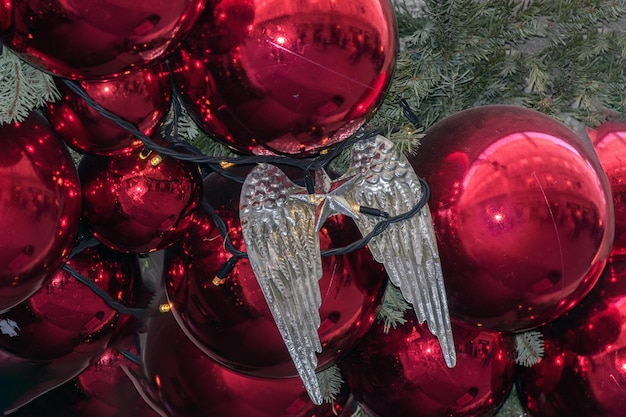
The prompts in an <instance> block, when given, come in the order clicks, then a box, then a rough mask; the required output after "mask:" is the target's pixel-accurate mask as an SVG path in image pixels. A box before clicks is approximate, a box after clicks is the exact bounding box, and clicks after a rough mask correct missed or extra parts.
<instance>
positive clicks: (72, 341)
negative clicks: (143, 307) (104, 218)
mask: <svg viewBox="0 0 626 417" xmlns="http://www.w3.org/2000/svg"><path fill="white" fill-rule="evenodd" d="M67 265H69V266H70V267H72V268H73V269H74V270H75V271H76V272H78V273H79V274H81V275H83V276H84V277H85V278H88V279H90V280H91V281H93V282H94V283H95V284H96V285H97V286H98V287H99V288H101V289H102V290H104V291H105V292H106V293H107V294H109V295H110V296H111V298H113V299H114V300H115V301H117V302H120V303H122V304H126V305H130V304H131V303H132V302H133V291H132V289H133V283H134V282H136V281H137V280H138V279H140V275H139V265H138V263H137V259H136V257H135V256H133V255H126V254H122V253H119V252H114V251H112V250H111V249H108V248H106V247H105V246H102V245H100V246H98V247H94V248H87V249H85V250H83V251H82V252H80V253H79V254H77V255H76V256H74V257H72V258H71V259H70V260H69V261H67ZM124 320H125V318H124V316H120V314H119V313H118V312H116V311H115V310H113V309H112V308H111V307H109V306H108V305H107V304H106V303H105V302H104V301H103V300H102V298H100V297H99V296H98V295H96V294H95V293H94V292H93V291H92V290H91V289H90V288H89V287H87V286H86V285H84V284H83V283H81V282H79V281H78V280H77V279H76V278H74V277H73V276H72V275H70V273H69V272H67V271H65V270H63V269H59V270H58V271H57V272H56V273H54V274H53V275H52V278H51V280H50V281H49V282H48V283H47V284H46V285H45V287H44V288H42V289H41V290H39V291H38V292H36V293H35V294H34V295H32V296H31V297H30V298H29V299H28V300H26V301H24V302H23V303H21V304H19V305H17V306H15V307H13V308H12V309H10V310H9V311H7V312H5V313H3V314H0V331H1V332H0V349H2V350H4V351H6V352H8V353H11V354H12V355H15V356H18V357H21V358H25V359H32V360H39V361H47V360H54V359H57V358H61V357H64V356H67V355H70V354H72V352H74V351H75V350H81V349H83V345H85V344H88V345H91V344H94V345H95V344H99V345H100V346H101V347H102V348H101V351H100V353H102V352H103V351H104V349H106V347H107V345H108V343H109V340H110V339H111V337H112V336H113V335H114V334H115V330H116V328H117V327H118V325H120V324H122V323H123V322H124ZM98 355H99V354H98ZM98 355H96V357H97V356H98ZM94 359H95V358H94Z"/></svg>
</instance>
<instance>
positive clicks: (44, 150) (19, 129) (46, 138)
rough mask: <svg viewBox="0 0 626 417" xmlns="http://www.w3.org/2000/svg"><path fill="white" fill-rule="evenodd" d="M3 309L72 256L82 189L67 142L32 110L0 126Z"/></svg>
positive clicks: (0, 285) (0, 289) (32, 290)
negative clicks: (13, 121)
mask: <svg viewBox="0 0 626 417" xmlns="http://www.w3.org/2000/svg"><path fill="white" fill-rule="evenodd" d="M0 142H2V152H0V213H2V217H1V218H0V312H3V311H6V310H8V309H9V308H11V307H13V306H15V305H17V304H19V303H21V302H22V301H24V300H25V299H27V298H28V297H29V296H31V295H32V294H33V293H35V292H36V291H37V290H38V289H39V288H41V286H42V285H43V283H44V282H45V281H46V280H47V279H48V278H49V277H50V276H51V275H52V273H54V271H56V270H57V269H58V268H59V267H60V266H61V264H62V263H63V261H65V259H66V257H67V256H68V255H69V253H70V250H71V249H72V246H73V245H74V240H75V238H76V234H77V232H78V223H79V221H80V205H81V193H80V185H79V183H78V175H77V174H76V168H75V167H74V162H73V161H72V158H71V156H70V154H69V153H68V151H67V148H66V147H65V145H64V144H63V143H62V142H61V141H60V140H59V139H58V138H57V137H56V136H54V134H53V132H52V131H51V129H50V126H49V125H48V123H47V122H46V120H45V119H44V118H43V117H42V116H40V115H39V114H38V113H32V114H31V115H30V116H29V117H28V118H27V119H26V120H24V121H23V122H21V123H13V124H4V125H0Z"/></svg>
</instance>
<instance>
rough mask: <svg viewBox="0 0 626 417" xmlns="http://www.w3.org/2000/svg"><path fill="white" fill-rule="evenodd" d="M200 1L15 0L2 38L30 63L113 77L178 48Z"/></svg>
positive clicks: (79, 75)
mask: <svg viewBox="0 0 626 417" xmlns="http://www.w3.org/2000/svg"><path fill="white" fill-rule="evenodd" d="M204 3H205V0H118V1H115V2H112V1H108V2H101V1H97V0H68V1H61V0H33V1H28V2H24V1H20V2H16V3H15V4H14V5H13V7H12V10H11V11H12V16H11V17H12V26H11V27H10V28H9V30H8V31H7V32H6V33H5V34H4V35H3V36H2V43H3V44H4V45H5V46H7V47H9V48H11V49H12V50H13V51H15V52H16V53H18V54H19V55H20V57H21V58H23V59H24V60H26V61H28V62H29V63H31V64H32V65H34V66H36V67H38V68H40V69H42V70H45V71H49V72H52V73H54V74H56V75H60V76H62V77H65V78H71V79H91V80H94V79H105V78H109V79H110V78H115V77H118V76H120V75H124V74H127V73H128V72H129V71H134V70H138V69H141V68H144V67H146V66H147V65H149V64H151V63H153V62H155V61H157V60H159V59H162V58H163V57H165V56H166V55H168V54H169V53H170V52H172V51H173V50H174V49H176V48H177V47H178V45H179V44H180V42H181V41H182V40H183V39H184V38H185V37H186V36H187V35H188V34H189V32H190V30H191V27H192V26H193V25H194V23H195V22H196V20H197V19H198V17H199V16H200V14H201V13H202V10H203V7H204Z"/></svg>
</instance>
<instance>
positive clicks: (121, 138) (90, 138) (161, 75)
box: [48, 65, 172, 155]
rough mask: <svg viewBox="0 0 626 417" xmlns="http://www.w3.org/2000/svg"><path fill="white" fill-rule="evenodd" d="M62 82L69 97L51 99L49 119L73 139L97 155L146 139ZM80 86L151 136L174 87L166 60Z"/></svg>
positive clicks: (61, 87) (76, 146)
mask: <svg viewBox="0 0 626 417" xmlns="http://www.w3.org/2000/svg"><path fill="white" fill-rule="evenodd" d="M57 86H58V87H59V90H60V91H61V94H62V95H63V99H62V100H60V101H57V102H55V103H50V104H48V120H49V121H50V123H51V125H52V128H53V129H54V130H55V131H56V132H57V133H58V134H59V136H61V137H62V138H63V139H64V140H65V142H66V143H67V144H68V145H70V146H72V147H73V148H74V149H76V150H78V151H79V152H85V153H90V154H94V155H115V154H121V153H125V152H129V151H131V150H132V149H135V148H138V147H140V146H141V145H142V142H141V140H140V139H139V138H137V137H135V136H133V135H132V134H130V133H129V132H127V131H126V130H124V129H122V128H121V127H119V126H118V125H116V124H115V123H114V122H112V121H111V120H108V119H106V118H104V117H102V116H101V115H100V114H99V113H98V112H97V111H96V110H94V109H93V108H92V107H91V106H89V104H87V102H85V100H83V99H82V98H81V97H79V96H78V95H77V94H76V93H74V92H73V91H72V90H71V89H70V88H69V87H67V86H66V85H65V84H64V83H62V82H58V83H57ZM80 86H81V87H83V89H84V90H85V92H86V93H87V94H88V95H89V96H90V97H91V98H92V99H93V100H95V101H96V102H97V103H98V104H100V105H101V106H102V107H104V108H105V109H107V110H109V111H111V112H113V113H115V114H116V115H118V116H119V117H121V118H122V119H124V120H126V121H129V122H131V123H133V124H134V125H135V126H137V128H138V129H139V130H140V131H141V132H142V133H144V134H145V135H147V136H150V135H152V134H153V133H154V132H155V130H156V129H157V128H158V127H159V126H160V124H161V123H162V122H163V120H164V119H165V116H166V115H167V111H168V110H169V106H170V101H171V100H170V99H171V91H172V87H171V82H170V77H169V74H168V73H167V71H166V69H165V66H164V65H157V66H152V67H149V68H146V69H144V70H142V71H138V72H136V73H133V74H130V75H126V76H122V77H119V78H116V79H114V80H111V81H97V82H96V81H91V82H89V81H83V82H81V83H80Z"/></svg>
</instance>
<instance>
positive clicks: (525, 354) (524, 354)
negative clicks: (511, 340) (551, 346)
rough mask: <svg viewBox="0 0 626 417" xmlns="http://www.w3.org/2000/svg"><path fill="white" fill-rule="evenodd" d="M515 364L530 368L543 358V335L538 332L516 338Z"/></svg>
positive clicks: (527, 333) (521, 334) (526, 333)
mask: <svg viewBox="0 0 626 417" xmlns="http://www.w3.org/2000/svg"><path fill="white" fill-rule="evenodd" d="M515 352H516V356H515V363H517V364H518V365H522V366H526V367H530V366H533V365H536V364H537V363H539V361H540V360H541V358H542V357H543V352H544V342H543V334H541V332H537V331H529V332H524V333H519V334H517V335H516V336H515Z"/></svg>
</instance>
